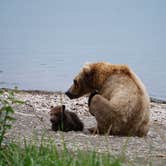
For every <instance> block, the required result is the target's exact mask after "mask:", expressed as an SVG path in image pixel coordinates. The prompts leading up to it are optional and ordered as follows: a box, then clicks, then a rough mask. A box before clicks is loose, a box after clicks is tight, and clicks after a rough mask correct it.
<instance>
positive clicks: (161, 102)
mask: <svg viewBox="0 0 166 166" xmlns="http://www.w3.org/2000/svg"><path fill="white" fill-rule="evenodd" d="M0 90H5V91H14V92H16V93H21V92H26V93H30V94H50V95H51V94H64V92H63V91H47V90H25V89H11V88H0ZM85 96H86V95H85ZM150 102H153V103H159V104H166V100H163V99H159V98H156V97H152V96H150Z"/></svg>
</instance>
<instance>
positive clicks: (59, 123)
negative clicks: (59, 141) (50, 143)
mask: <svg viewBox="0 0 166 166" xmlns="http://www.w3.org/2000/svg"><path fill="white" fill-rule="evenodd" d="M50 121H51V123H52V130H53V131H57V130H60V131H65V132H67V131H72V130H73V131H82V130H83V128H84V125H83V123H82V122H81V120H80V119H79V118H78V116H77V115H76V114H75V113H74V112H69V111H67V110H65V105H60V106H56V107H51V111H50Z"/></svg>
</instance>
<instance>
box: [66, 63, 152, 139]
mask: <svg viewBox="0 0 166 166" xmlns="http://www.w3.org/2000/svg"><path fill="white" fill-rule="evenodd" d="M88 93H91V95H90V99H89V111H90V113H91V114H92V115H94V116H95V118H96V121H97V128H96V129H95V130H96V131H98V132H99V133H100V134H112V135H122V136H123V135H124V136H140V137H142V136H146V135H147V133H148V130H149V125H150V124H149V123H150V122H149V117H150V108H149V107H150V99H149V95H148V93H147V91H146V89H145V86H144V85H143V83H142V82H141V80H140V79H139V78H138V76H137V75H136V74H135V73H134V72H133V71H132V70H131V68H129V67H128V66H127V65H114V64H110V63H107V62H98V63H91V64H86V65H85V66H84V67H83V69H82V70H81V71H80V73H79V74H78V75H77V76H76V77H75V78H74V81H73V85H72V86H71V87H70V88H69V90H68V91H67V92H66V95H67V96H68V97H69V98H70V99H74V98H79V97H81V96H83V95H84V94H88Z"/></svg>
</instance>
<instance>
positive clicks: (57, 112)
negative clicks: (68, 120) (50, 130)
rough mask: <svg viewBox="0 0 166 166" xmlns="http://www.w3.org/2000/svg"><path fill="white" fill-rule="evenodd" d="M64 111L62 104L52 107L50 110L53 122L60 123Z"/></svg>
mask: <svg viewBox="0 0 166 166" xmlns="http://www.w3.org/2000/svg"><path fill="white" fill-rule="evenodd" d="M62 111H63V107H62V106H56V107H51V111H50V121H51V123H54V124H58V123H59V122H60V120H61V112H62Z"/></svg>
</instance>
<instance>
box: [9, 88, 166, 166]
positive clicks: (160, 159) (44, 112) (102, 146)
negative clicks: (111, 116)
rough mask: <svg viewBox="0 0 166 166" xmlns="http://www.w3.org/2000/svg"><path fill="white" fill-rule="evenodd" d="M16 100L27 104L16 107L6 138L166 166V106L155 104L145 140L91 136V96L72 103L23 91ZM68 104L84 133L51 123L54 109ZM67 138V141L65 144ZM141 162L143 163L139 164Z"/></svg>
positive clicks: (56, 96)
mask: <svg viewBox="0 0 166 166" xmlns="http://www.w3.org/2000/svg"><path fill="white" fill-rule="evenodd" d="M15 97H16V98H17V99H19V100H23V101H25V104H22V105H15V106H14V108H15V114H14V117H15V119H16V121H15V122H14V123H13V127H12V129H10V130H9V131H8V133H7V134H6V138H7V139H9V138H12V139H14V140H16V141H18V140H19V141H21V140H23V139H24V138H26V139H27V140H31V139H32V138H33V137H34V134H36V135H37V137H38V138H39V139H40V138H41V137H42V136H43V133H44V139H50V138H51V139H53V140H55V143H56V144H57V146H58V147H61V146H62V144H63V141H64V142H65V143H66V146H67V147H68V148H69V149H71V150H76V149H80V150H88V151H89V150H95V151H97V152H101V153H104V152H110V153H111V154H113V155H120V154H125V156H126V159H128V160H130V161H131V163H132V164H131V165H149V164H150V163H152V165H161V166H163V165H165V163H166V104H163V103H158V102H151V127H150V131H149V133H148V135H147V136H146V137H145V138H139V137H118V136H101V135H90V134H88V133H86V129H87V128H89V127H93V126H95V125H96V121H95V119H94V117H93V116H91V115H90V113H89V112H88V105H87V101H88V99H87V97H82V98H79V99H75V100H70V99H69V98H68V97H67V96H65V95H64V94H63V93H58V92H57V93H56V92H55V93H54V92H40V91H29V92H26V91H20V92H18V93H15ZM60 104H65V105H66V108H67V109H68V110H70V111H73V112H75V113H77V115H78V116H79V118H80V119H81V120H82V121H83V123H84V126H85V131H84V132H74V131H71V132H66V133H65V132H59V131H58V132H54V131H51V130H50V129H51V124H50V121H49V110H50V106H56V105H60ZM62 138H63V141H62ZM138 163H139V164H138Z"/></svg>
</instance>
